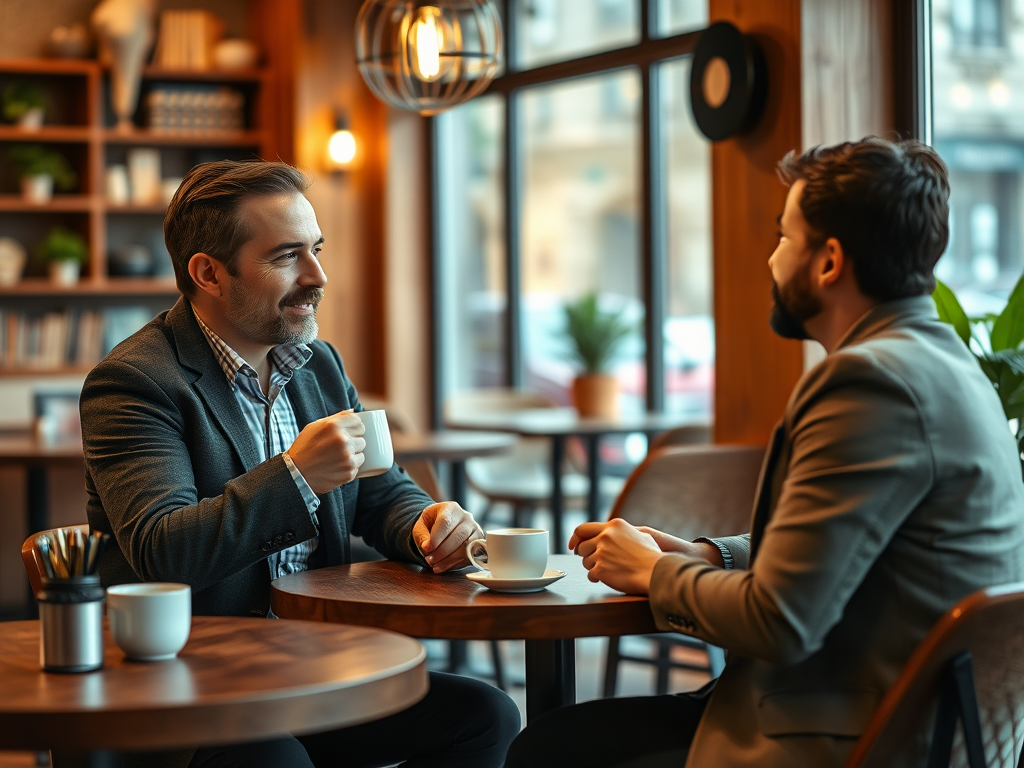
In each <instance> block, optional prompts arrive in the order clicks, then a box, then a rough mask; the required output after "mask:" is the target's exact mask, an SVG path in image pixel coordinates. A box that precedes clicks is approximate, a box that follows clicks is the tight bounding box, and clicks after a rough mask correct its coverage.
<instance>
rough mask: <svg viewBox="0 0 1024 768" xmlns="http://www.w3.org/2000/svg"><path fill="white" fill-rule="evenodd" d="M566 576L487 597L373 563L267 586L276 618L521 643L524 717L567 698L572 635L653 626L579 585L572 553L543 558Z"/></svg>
mask: <svg viewBox="0 0 1024 768" xmlns="http://www.w3.org/2000/svg"><path fill="white" fill-rule="evenodd" d="M548 568H554V569H557V570H560V571H565V573H566V577H565V578H564V579H562V580H560V581H557V582H555V583H554V584H552V585H551V586H549V587H548V588H547V589H545V590H542V591H540V592H532V593H528V594H522V595H513V594H503V593H499V592H492V591H490V590H488V589H487V588H485V587H483V586H481V585H479V584H476V583H474V582H472V581H470V580H469V579H467V578H466V571H464V570H463V571H456V572H455V573H446V574H441V575H435V574H433V573H430V572H429V571H427V570H425V569H423V568H420V567H419V566H415V565H408V564H405V563H396V562H392V561H378V562H372V563H353V564H351V565H339V566H334V567H331V568H318V569H316V570H313V571H304V572H302V573H295V574H292V575H290V576H284V577H282V578H280V579H277V580H275V581H274V582H272V583H271V605H272V606H273V609H274V613H275V614H277V615H278V616H281V617H285V618H290V619H309V620H313V621H322V622H339V623H344V624H355V625H359V626H365V627H379V628H381V629H390V630H393V631H396V632H403V633H405V634H407V635H412V636H413V637H425V638H445V639H462V640H525V641H526V715H527V719H528V720H533V719H534V718H536V717H537V716H538V715H541V714H543V713H544V712H547V711H549V710H551V709H555V708H557V707H561V706H564V705H566V704H572V703H573V702H575V701H576V655H575V643H574V642H573V641H574V640H575V638H577V637H599V636H604V635H609V634H614V635H640V634H647V633H651V632H658V631H659V630H658V629H657V627H656V626H655V624H654V617H653V616H652V615H651V609H650V605H649V603H648V601H647V598H646V597H635V596H630V595H624V594H622V593H621V592H616V591H614V590H612V589H610V588H609V587H606V586H605V585H603V584H594V583H592V582H590V581H589V580H588V579H587V571H586V569H585V568H584V567H583V563H582V561H581V560H580V558H579V557H577V556H576V555H552V556H550V557H549V558H548Z"/></svg>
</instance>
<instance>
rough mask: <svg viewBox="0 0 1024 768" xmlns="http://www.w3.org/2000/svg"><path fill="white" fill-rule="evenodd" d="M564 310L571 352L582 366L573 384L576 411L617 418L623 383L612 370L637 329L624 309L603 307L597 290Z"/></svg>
mask: <svg viewBox="0 0 1024 768" xmlns="http://www.w3.org/2000/svg"><path fill="white" fill-rule="evenodd" d="M564 312H565V333H566V336H567V337H568V339H569V342H570V349H569V352H570V355H571V357H572V358H573V360H574V362H575V363H576V365H577V366H578V367H579V368H580V373H579V374H578V375H577V376H576V379H575V380H574V381H573V384H572V394H573V403H574V404H575V406H576V410H577V411H579V413H580V415H581V416H586V417H599V418H614V417H615V416H616V415H617V413H618V394H619V383H618V380H617V379H616V378H615V377H614V376H612V375H611V374H610V373H609V372H608V369H609V367H610V365H611V363H612V361H613V360H614V358H615V353H616V352H617V351H618V348H619V345H621V344H622V342H623V341H624V340H625V339H626V337H627V336H629V334H630V333H632V332H633V324H632V323H630V322H628V321H627V320H625V319H624V318H623V316H622V313H621V312H609V311H606V310H602V309H601V308H600V307H599V306H598V300H597V294H596V293H588V294H586V295H585V296H583V297H581V298H580V299H579V300H577V301H575V302H571V303H568V304H566V305H565V307H564Z"/></svg>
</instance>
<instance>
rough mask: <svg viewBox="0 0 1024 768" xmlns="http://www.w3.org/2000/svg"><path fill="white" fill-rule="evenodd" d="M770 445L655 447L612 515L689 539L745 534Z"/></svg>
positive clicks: (618, 501)
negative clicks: (766, 448) (762, 466)
mask: <svg viewBox="0 0 1024 768" xmlns="http://www.w3.org/2000/svg"><path fill="white" fill-rule="evenodd" d="M764 450H765V449H764V447H763V446H746V445H743V446H740V445H705V446H699V447H696V446H693V447H682V446H676V447H668V448H658V449H656V450H653V451H651V452H650V453H649V454H648V455H647V458H646V459H644V460H643V462H641V464H640V466H638V467H637V468H636V469H635V470H633V474H631V475H630V476H629V480H627V481H626V486H625V487H624V488H623V489H622V493H620V494H619V497H618V498H617V499H616V500H615V505H614V506H613V507H612V511H611V514H610V515H609V518H613V517H621V518H623V519H625V520H628V521H629V522H630V523H633V524H634V525H648V526H650V527H652V528H657V529H658V530H660V531H664V532H665V533H669V534H672V535H673V536H678V537H680V538H683V539H692V538H694V537H696V536H731V535H735V534H739V533H745V532H746V531H748V530H749V529H750V514H751V510H752V509H753V507H754V491H755V489H756V488H757V479H758V476H759V475H760V472H761V463H762V461H763V459H764Z"/></svg>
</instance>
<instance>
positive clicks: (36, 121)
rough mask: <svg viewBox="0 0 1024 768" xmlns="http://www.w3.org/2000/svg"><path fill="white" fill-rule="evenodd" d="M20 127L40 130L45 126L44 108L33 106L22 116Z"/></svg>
mask: <svg viewBox="0 0 1024 768" xmlns="http://www.w3.org/2000/svg"><path fill="white" fill-rule="evenodd" d="M18 127H19V128H21V130H23V131H38V130H40V129H41V128H42V127H43V108H42V107H32V108H31V109H29V110H28V111H27V112H26V113H25V114H23V115H22V116H21V117H20V118H18Z"/></svg>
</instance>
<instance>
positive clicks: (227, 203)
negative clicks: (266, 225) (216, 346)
mask: <svg viewBox="0 0 1024 768" xmlns="http://www.w3.org/2000/svg"><path fill="white" fill-rule="evenodd" d="M309 185H310V178H309V177H308V176H307V175H306V174H305V173H303V172H302V171H300V170H299V169H298V168H295V167H293V166H290V165H288V164H287V163H278V162H269V161H266V160H247V161H239V160H216V161H214V162H211V163H200V164H199V165H197V166H195V167H194V168H192V170H190V171H189V172H188V173H186V174H185V178H184V179H183V180H182V182H181V185H180V186H179V187H178V191H177V192H175V193H174V197H173V198H172V199H171V203H170V205H168V206H167V213H166V214H165V215H164V242H165V243H166V244H167V251H168V252H169V253H170V254H171V263H172V264H173V265H174V277H175V280H176V282H177V284H178V290H179V291H181V292H182V293H183V294H184V295H185V296H192V295H194V294H195V292H196V284H195V282H193V280H192V276H191V275H189V273H188V262H189V260H190V259H191V258H192V256H193V255H194V254H196V253H206V254H208V255H210V256H212V257H213V258H215V259H217V260H218V261H220V262H221V263H222V264H224V266H225V267H227V270H228V274H231V275H237V274H238V272H237V268H236V264H235V258H236V257H237V255H238V249H239V248H241V247H242V246H243V245H244V244H245V243H246V242H248V240H249V238H250V237H251V233H250V232H249V227H248V226H247V224H246V222H245V221H244V220H243V219H242V217H241V216H240V215H239V207H240V206H241V204H242V201H243V200H246V199H248V198H250V197H256V196H259V195H277V194H282V193H286V192H297V193H299V194H302V193H303V192H305V191H306V189H307V188H308V187H309Z"/></svg>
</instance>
